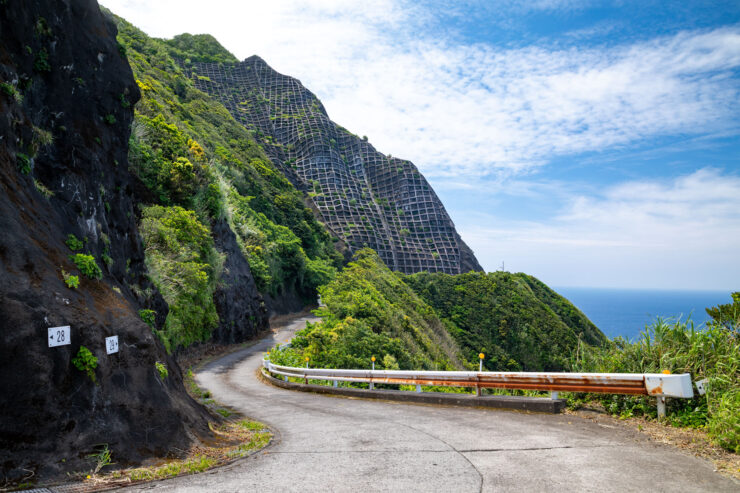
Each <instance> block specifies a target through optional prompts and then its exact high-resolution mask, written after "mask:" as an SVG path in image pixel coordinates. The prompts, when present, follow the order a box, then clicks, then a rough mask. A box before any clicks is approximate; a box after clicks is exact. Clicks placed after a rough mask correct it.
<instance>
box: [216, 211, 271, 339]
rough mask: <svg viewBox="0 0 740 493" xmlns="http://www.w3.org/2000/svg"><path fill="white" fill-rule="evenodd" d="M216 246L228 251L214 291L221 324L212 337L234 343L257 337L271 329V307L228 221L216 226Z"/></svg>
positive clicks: (222, 221) (221, 250)
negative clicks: (258, 285)
mask: <svg viewBox="0 0 740 493" xmlns="http://www.w3.org/2000/svg"><path fill="white" fill-rule="evenodd" d="M212 233H213V238H214V241H215V245H216V249H217V250H219V251H220V252H221V253H225V254H226V261H225V262H224V270H223V273H222V274H221V277H220V279H219V286H218V288H217V289H216V292H215V293H213V302H214V303H215V304H216V310H217V311H218V317H219V325H218V327H217V328H216V329H215V330H214V331H213V333H212V338H213V340H214V341H215V342H219V343H221V344H233V343H237V342H244V341H247V340H249V339H253V338H254V337H255V336H257V334H259V332H261V331H263V330H267V328H268V322H267V308H266V307H265V302H264V301H263V299H262V296H261V295H260V294H259V293H258V292H257V286H256V284H255V283H254V278H253V277H252V272H251V271H250V270H249V263H248V262H247V259H245V258H244V255H242V252H241V250H240V248H239V244H238V243H237V242H236V235H234V232H233V231H231V228H229V224H228V223H227V222H226V221H225V220H221V221H219V222H217V223H216V224H214V225H213V228H212Z"/></svg>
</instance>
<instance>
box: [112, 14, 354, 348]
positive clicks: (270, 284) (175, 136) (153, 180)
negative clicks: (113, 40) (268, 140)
mask: <svg viewBox="0 0 740 493" xmlns="http://www.w3.org/2000/svg"><path fill="white" fill-rule="evenodd" d="M116 23H117V26H118V41H119V43H120V45H121V51H122V53H125V54H126V56H127V57H128V60H129V63H130V64H131V67H132V69H133V72H134V76H135V78H136V81H137V84H138V86H139V88H140V91H141V100H140V101H139V102H138V103H137V104H136V107H135V120H134V123H133V126H132V132H131V139H130V143H129V161H130V166H131V170H132V171H133V172H134V173H135V174H136V175H137V176H138V177H139V178H140V179H141V181H142V182H143V184H144V185H145V187H146V189H147V192H146V194H144V195H147V196H145V197H143V200H144V201H145V202H146V203H145V204H142V210H143V216H142V223H141V224H140V228H141V230H142V233H143V235H142V236H143V239H144V242H145V247H146V254H147V265H148V267H149V270H150V275H151V277H152V279H153V281H154V282H155V284H156V285H157V287H158V288H159V290H160V291H161V292H162V294H163V296H164V298H165V300H166V301H167V303H168V305H169V306H170V311H169V313H168V315H167V321H166V323H165V324H164V327H163V328H162V330H161V331H159V332H158V333H159V334H160V337H161V338H162V340H163V341H165V343H166V344H167V346H168V348H170V349H173V350H174V349H175V348H176V347H182V346H187V345H189V344H191V343H193V342H195V341H200V340H207V339H208V338H209V336H210V331H211V330H212V329H213V328H214V327H216V326H217V324H218V316H217V314H216V313H215V310H214V309H213V292H214V289H215V286H216V284H217V283H218V281H219V279H218V278H219V275H220V272H221V265H222V263H223V258H222V257H221V256H219V255H218V254H216V253H215V251H214V249H213V241H212V239H211V238H199V239H198V240H197V241H196V242H195V243H192V242H189V241H186V240H183V237H188V235H187V234H185V235H183V234H181V233H182V230H181V229H180V228H190V229H191V230H196V229H198V228H201V231H206V232H208V236H210V231H211V230H212V226H213V225H214V224H215V223H216V222H218V221H227V222H228V224H229V226H230V227H231V229H232V231H233V232H234V233H235V235H236V238H237V242H238V244H239V246H240V248H241V251H242V253H243V254H244V256H245V257H246V259H247V261H248V262H249V265H250V268H251V270H252V273H253V275H254V277H255V281H256V284H257V288H258V290H259V291H260V292H261V293H265V294H270V295H272V296H279V295H280V294H281V293H290V292H294V293H296V294H297V295H298V296H300V297H302V298H303V299H305V300H312V299H315V296H316V288H317V287H318V286H319V285H321V284H325V283H326V282H328V281H330V280H331V279H332V278H333V277H334V275H335V273H336V270H337V268H338V267H340V266H341V263H342V256H341V254H339V253H338V252H337V251H336V249H335V247H334V241H333V239H332V237H331V236H330V235H329V234H328V232H327V231H326V229H325V228H324V227H323V226H322V225H321V224H320V223H319V222H318V221H317V220H316V219H315V217H314V215H313V213H312V212H311V210H310V209H308V208H307V207H306V206H305V204H304V202H303V196H302V194H301V193H300V192H299V191H298V190H296V189H295V187H294V186H293V185H292V184H291V183H290V182H289V181H288V180H287V179H286V178H285V177H284V176H283V174H282V173H281V172H280V171H279V170H277V169H276V168H275V167H274V166H273V164H272V163H271V162H270V160H269V159H268V157H267V156H266V155H265V152H264V150H263V149H262V147H260V145H259V144H258V143H257V142H256V141H255V140H254V138H253V136H252V135H251V133H250V132H249V131H248V130H247V129H245V128H244V126H242V125H241V124H240V123H238V122H236V121H235V120H234V119H233V117H232V116H231V115H230V114H229V112H228V111H227V110H226V108H224V107H223V105H221V104H220V103H219V102H217V101H216V100H214V99H213V98H211V97H210V96H208V95H206V94H204V93H202V92H201V91H199V90H197V89H196V88H195V87H194V85H193V83H192V81H190V80H189V79H188V78H186V77H185V76H184V75H183V72H182V70H181V69H180V67H179V65H178V63H177V62H176V60H175V58H176V57H178V58H182V57H186V58H189V59H196V60H208V61H226V62H231V61H235V58H234V57H233V55H231V54H229V53H228V52H226V50H224V49H223V48H222V47H221V46H220V45H219V44H218V42H217V41H216V40H215V39H214V38H213V37H211V36H200V35H199V36H190V35H181V36H178V37H177V38H175V39H173V40H170V41H162V40H159V39H154V38H150V37H148V36H147V35H146V34H144V33H143V32H142V31H140V30H138V29H136V28H135V27H134V26H132V25H131V24H130V23H128V22H126V21H125V20H123V19H120V18H116ZM119 97H120V101H121V105H123V106H126V105H129V104H131V103H130V101H129V97H130V95H127V94H121V95H120V96H119ZM139 198H140V199H141V198H142V194H139ZM191 239H192V238H191ZM179 272H184V273H185V274H186V275H182V276H180V277H179V278H178V277H177V273H179ZM195 315H197V316H195Z"/></svg>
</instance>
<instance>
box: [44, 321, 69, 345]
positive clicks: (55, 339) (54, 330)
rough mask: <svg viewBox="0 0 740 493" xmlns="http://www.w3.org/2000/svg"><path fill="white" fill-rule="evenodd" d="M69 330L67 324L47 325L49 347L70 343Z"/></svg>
mask: <svg viewBox="0 0 740 493" xmlns="http://www.w3.org/2000/svg"><path fill="white" fill-rule="evenodd" d="M71 332H72V331H71V330H70V328H69V325H65V326H64V327H49V334H48V336H47V337H48V341H49V347H56V346H66V345H67V344H71V343H72V337H71Z"/></svg>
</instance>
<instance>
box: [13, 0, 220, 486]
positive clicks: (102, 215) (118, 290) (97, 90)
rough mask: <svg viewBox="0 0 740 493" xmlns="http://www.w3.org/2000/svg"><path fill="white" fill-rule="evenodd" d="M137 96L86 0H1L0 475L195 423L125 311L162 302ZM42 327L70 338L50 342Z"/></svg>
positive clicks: (189, 404)
mask: <svg viewBox="0 0 740 493" xmlns="http://www.w3.org/2000/svg"><path fill="white" fill-rule="evenodd" d="M138 99H139V89H138V88H137V86H136V84H135V83H134V79H133V77H132V74H131V69H130V68H129V65H128V63H127V62H126V54H125V52H124V50H123V49H122V47H121V46H120V45H119V44H117V42H116V30H115V26H114V25H113V23H112V22H110V21H109V20H108V19H106V18H105V16H104V15H103V14H102V13H101V12H100V10H99V7H98V5H97V3H96V2H95V1H94V0H74V1H62V0H37V1H33V2H27V1H22V0H9V1H5V2H1V3H0V232H2V234H0V263H1V264H2V268H0V340H1V341H2V343H1V344H0V375H2V378H1V379H0V396H2V398H0V484H2V483H3V482H5V481H11V480H13V481H17V480H21V479H23V478H25V477H28V476H31V475H35V478H38V477H43V476H47V475H50V474H53V473H55V472H58V471H60V470H71V469H73V470H74V469H76V470H81V469H84V468H89V464H86V465H85V466H84V467H83V465H82V463H83V462H84V461H85V460H86V459H85V457H86V456H87V454H90V453H93V452H94V451H95V450H96V449H97V447H99V446H100V445H101V444H107V445H108V447H109V449H110V450H112V451H113V456H114V459H115V460H116V462H118V463H119V464H125V463H127V462H131V461H138V460H140V459H142V458H143V457H147V456H151V455H154V454H156V455H160V456H162V455H165V454H168V453H170V452H171V451H174V450H176V449H181V450H182V449H187V448H188V446H189V444H190V443H192V441H193V439H194V437H195V435H199V434H206V433H208V428H207V423H206V416H205V414H204V411H203V410H202V409H201V408H200V407H199V406H198V405H197V404H196V403H195V402H194V401H193V400H192V399H191V398H190V397H188V396H187V394H186V393H185V390H184V388H183V384H182V377H181V373H180V371H179V369H178V367H177V364H176V363H175V362H174V360H173V359H172V358H171V357H170V356H168V354H167V353H166V352H165V351H164V349H163V346H162V344H161V343H160V342H159V341H158V340H157V339H156V338H155V337H154V336H153V334H152V330H151V329H150V327H149V326H148V325H147V324H145V323H144V322H143V321H142V319H141V317H140V316H139V310H141V309H153V310H155V311H156V312H157V313H159V314H160V315H159V317H158V318H159V320H155V321H153V322H154V323H157V324H161V323H162V319H163V317H164V315H165V314H166V312H167V307H166V305H165V304H164V302H163V300H162V297H161V296H159V295H158V294H157V290H156V289H155V288H154V287H153V286H152V285H151V283H150V282H149V281H148V280H147V276H146V275H145V274H146V268H145V265H144V251H143V247H142V244H141V239H140V237H139V234H138V232H137V227H136V216H137V210H136V209H135V208H134V207H133V201H132V195H133V193H134V190H135V189H136V188H137V182H136V180H135V179H134V178H133V177H132V175H131V174H130V173H129V171H128V164H127V149H128V137H129V126H130V123H131V120H132V117H133V109H132V106H133V105H134V103H136V101H137V100H138ZM70 235H73V236H70ZM72 255H80V256H78V257H77V259H76V260H77V262H73V260H72V257H71V256H72ZM145 313H148V312H145ZM55 326H70V332H71V344H69V345H63V346H59V347H49V344H48V332H47V330H48V328H50V327H55ZM114 335H117V336H118V339H119V348H120V349H119V352H118V353H114V354H110V355H108V354H106V350H105V346H104V344H105V338H106V337H108V336H114ZM85 349H87V350H89V354H88V353H87V352H86V351H85ZM157 363H159V364H160V366H159V370H158V368H157V365H156V364H157ZM162 368H166V369H167V372H163V371H161V369H162Z"/></svg>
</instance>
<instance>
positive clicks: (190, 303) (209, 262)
mask: <svg viewBox="0 0 740 493" xmlns="http://www.w3.org/2000/svg"><path fill="white" fill-rule="evenodd" d="M139 232H140V233H141V237H142V239H143V240H144V245H145V246H146V264H147V267H148V268H149V272H150V274H151V277H152V280H153V281H154V283H155V284H156V286H157V288H158V289H159V291H160V292H161V293H162V296H163V297H164V299H165V301H167V304H168V305H169V307H170V310H169V313H168V314H167V319H166V321H165V325H164V328H163V329H162V330H161V331H156V333H157V335H159V337H160V339H161V340H162V342H163V343H164V344H165V346H166V347H167V348H168V350H172V349H175V348H177V347H180V346H182V347H187V346H188V345H190V344H192V343H194V342H196V341H205V340H207V339H208V338H209V337H210V335H211V330H212V329H213V328H215V327H216V326H217V325H218V314H217V313H216V306H215V305H214V304H213V291H214V290H215V289H216V282H217V280H218V277H219V275H220V271H221V268H222V265H223V255H221V254H219V253H218V252H216V250H215V248H214V247H213V239H212V238H211V234H210V231H209V229H208V227H207V226H205V225H204V224H202V223H201V222H200V221H198V218H197V217H196V215H195V213H194V212H193V211H188V210H186V209H183V208H182V207H178V206H173V207H162V206H158V205H155V206H151V207H146V208H144V209H143V211H142V219H141V224H140V226H139Z"/></svg>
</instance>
